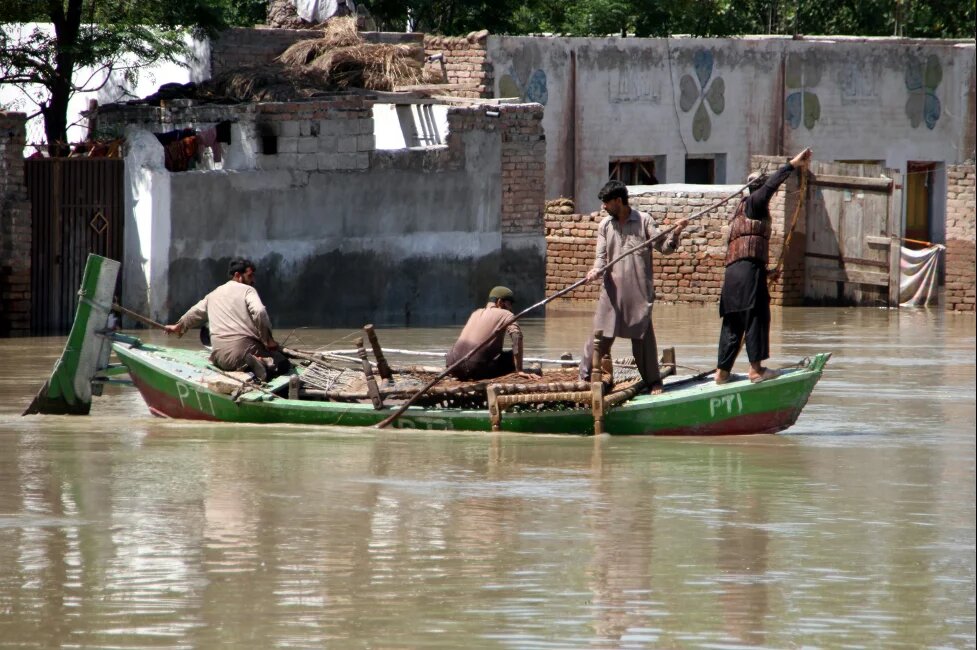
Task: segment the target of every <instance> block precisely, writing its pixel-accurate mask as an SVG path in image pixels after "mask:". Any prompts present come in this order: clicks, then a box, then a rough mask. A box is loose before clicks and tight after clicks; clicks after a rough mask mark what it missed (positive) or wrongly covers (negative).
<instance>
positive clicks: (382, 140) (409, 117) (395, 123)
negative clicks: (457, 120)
mask: <svg viewBox="0 0 977 650" xmlns="http://www.w3.org/2000/svg"><path fill="white" fill-rule="evenodd" d="M373 134H374V136H375V138H376V148H377V149H380V150H393V149H405V148H410V147H430V146H437V145H441V144H444V143H445V142H446V138H447V137H448V106H447V105H444V104H374V105H373ZM418 136H419V137H418Z"/></svg>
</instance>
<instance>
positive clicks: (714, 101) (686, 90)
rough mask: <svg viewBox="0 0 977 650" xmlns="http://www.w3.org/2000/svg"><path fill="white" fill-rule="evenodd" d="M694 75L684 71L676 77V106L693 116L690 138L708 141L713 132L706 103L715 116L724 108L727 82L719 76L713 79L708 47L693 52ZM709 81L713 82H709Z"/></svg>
mask: <svg viewBox="0 0 977 650" xmlns="http://www.w3.org/2000/svg"><path fill="white" fill-rule="evenodd" d="M692 67H693V70H694V72H695V77H694V78H693V76H692V75H689V74H686V75H682V78H681V79H680V80H679V107H680V108H681V109H682V111H683V112H685V113H688V112H689V111H691V110H692V109H693V108H695V114H694V115H693V116H692V137H694V138H695V139H696V140H697V141H703V140H708V139H709V136H710V135H711V134H712V120H711V119H710V118H709V111H708V110H706V105H707V104H708V106H709V108H710V109H712V112H713V113H714V114H716V115H720V114H722V112H723V111H724V110H725V109H726V82H725V81H723V78H722V77H719V76H717V77H716V78H715V79H712V68H713V56H712V52H710V51H709V50H698V51H696V53H695V54H693V55H692ZM710 80H712V83H709V82H710Z"/></svg>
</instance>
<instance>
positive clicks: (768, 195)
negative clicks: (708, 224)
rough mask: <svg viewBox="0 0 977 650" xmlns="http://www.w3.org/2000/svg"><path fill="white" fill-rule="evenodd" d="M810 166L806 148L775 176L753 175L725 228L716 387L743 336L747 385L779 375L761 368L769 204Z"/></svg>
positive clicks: (766, 322) (765, 346) (766, 347)
mask: <svg viewBox="0 0 977 650" xmlns="http://www.w3.org/2000/svg"><path fill="white" fill-rule="evenodd" d="M810 160H811V149H810V148H808V149H805V150H804V151H802V152H800V153H799V154H797V155H796V156H794V157H793V158H791V159H790V161H789V162H788V163H787V164H786V165H784V166H783V167H781V168H780V169H778V170H777V171H776V172H775V173H774V174H772V175H770V176H767V175H765V174H760V173H759V172H754V173H752V174H750V176H749V178H748V179H747V183H748V185H749V191H750V193H749V195H748V196H746V198H744V199H743V200H742V201H740V204H739V206H738V207H737V208H736V212H735V214H734V215H733V219H732V221H730V224H729V243H728V245H727V248H726V275H725V277H724V279H723V290H722V294H721V295H720V298H719V316H720V317H721V318H722V319H723V325H722V330H721V331H720V333H719V361H718V362H717V364H716V383H717V384H725V383H726V382H727V381H729V373H730V371H731V370H732V369H733V364H734V363H735V362H736V355H738V354H739V351H740V346H741V345H742V343H743V336H744V334H745V336H746V354H747V356H748V358H749V359H750V372H749V377H750V381H752V382H754V383H756V382H759V381H763V380H765V379H772V378H773V377H776V376H777V371H775V370H771V369H770V368H765V367H763V362H764V361H765V360H766V359H767V358H769V357H770V293H769V292H768V290H767V262H768V260H769V243H770V207H769V206H770V199H772V198H773V196H774V194H776V193H777V188H778V187H780V185H781V184H782V183H783V182H784V181H785V180H787V178H788V177H789V176H790V175H791V173H792V172H793V171H794V170H795V169H797V170H800V172H801V173H805V171H806V169H807V166H808V163H809V161H810ZM774 279H776V278H774Z"/></svg>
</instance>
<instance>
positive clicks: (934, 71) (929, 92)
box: [906, 54, 943, 129]
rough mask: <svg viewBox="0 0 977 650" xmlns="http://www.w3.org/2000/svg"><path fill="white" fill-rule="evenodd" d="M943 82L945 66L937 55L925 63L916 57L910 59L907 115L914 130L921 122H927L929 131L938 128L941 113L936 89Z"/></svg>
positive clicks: (907, 68) (928, 58) (907, 76)
mask: <svg viewBox="0 0 977 650" xmlns="http://www.w3.org/2000/svg"><path fill="white" fill-rule="evenodd" d="M941 81H943V66H942V65H940V60H939V59H938V58H937V57H936V55H935V54H931V55H929V56H928V57H926V61H925V62H924V61H920V60H919V59H918V58H916V57H914V56H913V57H911V58H910V59H909V65H907V66H906V89H907V90H908V91H909V98H908V99H907V100H906V115H907V116H908V117H909V123H910V124H911V125H912V127H913V128H914V129H915V128H916V127H918V126H919V124H920V122H925V123H926V128H928V129H933V128H935V127H936V122H937V120H939V119H940V112H941V106H940V98H939V97H937V96H936V87H937V86H939V85H940V82H941Z"/></svg>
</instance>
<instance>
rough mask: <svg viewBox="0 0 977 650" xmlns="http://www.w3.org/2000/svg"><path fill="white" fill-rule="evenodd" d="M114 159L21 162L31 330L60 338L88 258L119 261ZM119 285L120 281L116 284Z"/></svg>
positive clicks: (119, 175)
mask: <svg viewBox="0 0 977 650" xmlns="http://www.w3.org/2000/svg"><path fill="white" fill-rule="evenodd" d="M123 165H124V163H123V161H122V160H120V159H114V158H38V159H28V160H25V161H24V172H25V176H26V181H27V192H28V194H29V195H30V201H31V211H32V220H33V223H34V227H33V239H32V245H31V249H32V250H31V296H32V298H33V300H32V305H31V330H32V332H33V333H34V334H64V333H66V332H67V331H68V330H69V329H70V327H71V321H72V319H73V318H74V313H75V308H76V306H77V304H78V287H79V286H80V285H81V276H82V273H83V271H84V270H85V261H86V260H87V259H88V254H89V253H97V254H98V255H102V256H104V257H109V258H111V259H115V260H121V259H122V242H123V239H122V234H123V233H122V230H123V228H122V224H123V220H124V215H123V196H122V182H123V170H124V167H123ZM119 282H120V284H118V285H117V287H118V286H121V276H120V280H119Z"/></svg>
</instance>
